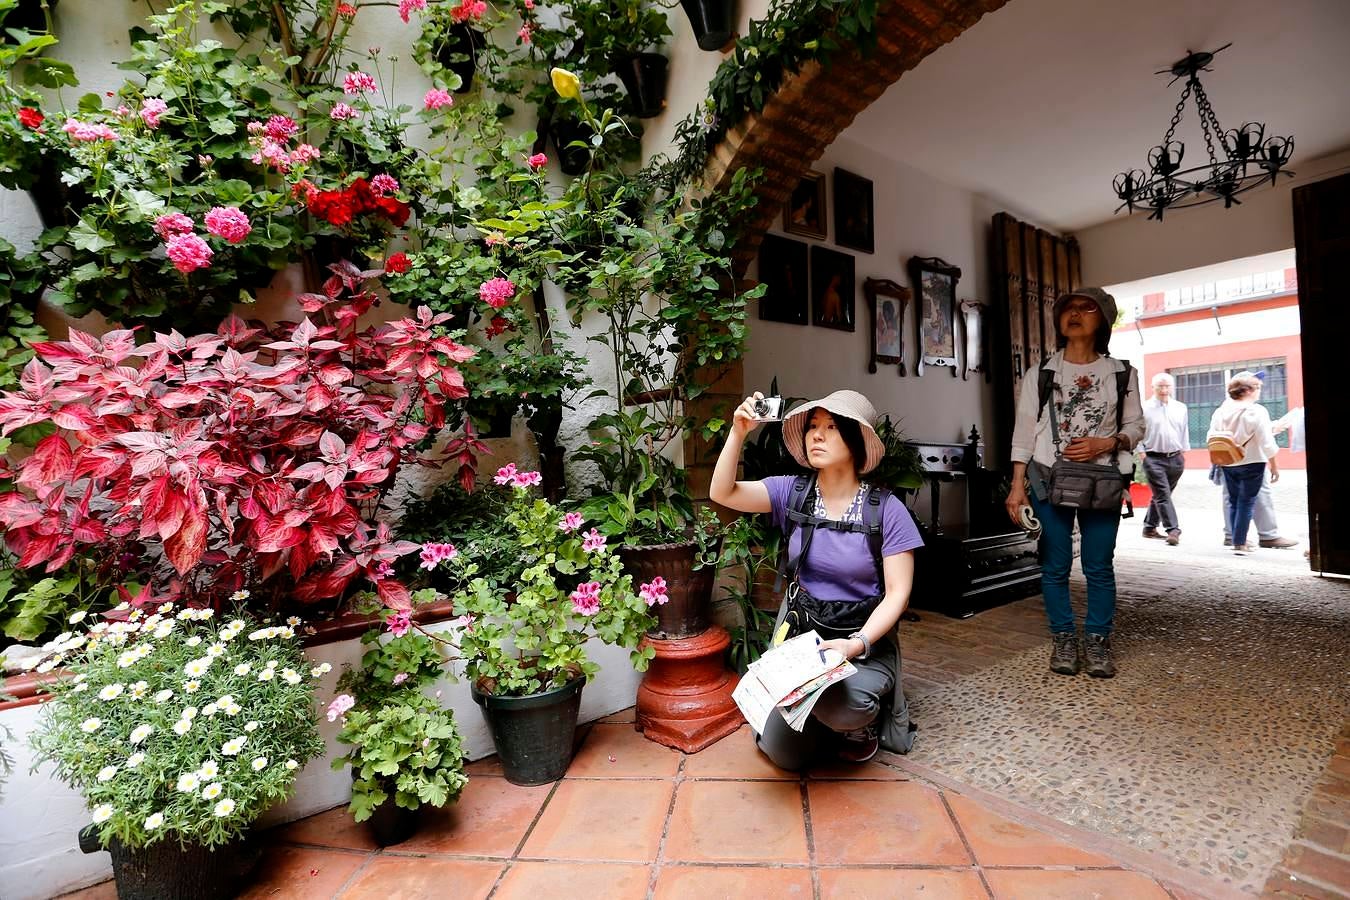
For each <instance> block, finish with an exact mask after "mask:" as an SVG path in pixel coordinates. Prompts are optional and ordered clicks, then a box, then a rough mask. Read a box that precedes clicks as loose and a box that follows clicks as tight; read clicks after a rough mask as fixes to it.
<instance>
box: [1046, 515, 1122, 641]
mask: <svg viewBox="0 0 1350 900" xmlns="http://www.w3.org/2000/svg"><path fill="white" fill-rule="evenodd" d="M1030 496H1031V505H1032V506H1033V507H1034V508H1035V510H1036V518H1038V519H1040V520H1041V595H1042V596H1043V597H1044V598H1045V617H1046V619H1048V620H1049V622H1050V631H1051V632H1053V633H1055V634H1059V633H1067V634H1072V633H1073V631H1074V622H1073V606H1072V605H1071V604H1070V603H1069V570H1070V569H1071V568H1073V520H1074V518H1075V517H1077V519H1078V530H1079V532H1080V533H1081V535H1082V547H1081V550H1082V557H1081V559H1082V565H1083V576H1084V577H1085V578H1086V579H1087V596H1088V600H1087V621H1086V622H1084V624H1083V628H1084V630H1085V631H1087V633H1088V634H1101V635H1109V634H1110V633H1111V625H1112V622H1113V620H1114V619H1115V615H1116V569H1115V564H1114V559H1115V555H1116V532H1117V531H1119V530H1120V513H1119V512H1118V511H1116V510H1114V509H1074V508H1073V507H1071V506H1052V505H1051V504H1050V503H1048V502H1046V501H1044V500H1040V499H1038V498H1037V497H1036V495H1035V492H1034V491H1033V492H1031V494H1030Z"/></svg>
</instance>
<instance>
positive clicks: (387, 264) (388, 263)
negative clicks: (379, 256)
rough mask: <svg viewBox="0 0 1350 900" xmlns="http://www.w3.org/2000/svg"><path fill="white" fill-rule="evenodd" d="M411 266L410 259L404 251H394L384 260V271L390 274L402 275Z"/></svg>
mask: <svg viewBox="0 0 1350 900" xmlns="http://www.w3.org/2000/svg"><path fill="white" fill-rule="evenodd" d="M411 268H412V260H410V259H408V254H406V253H401V252H400V253H395V254H394V255H393V256H391V257H389V258H388V259H386V260H385V261H384V271H385V272H386V273H388V274H390V275H402V274H403V273H404V272H406V271H408V270H409V269H411Z"/></svg>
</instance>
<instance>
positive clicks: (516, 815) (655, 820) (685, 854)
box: [81, 714, 1209, 900]
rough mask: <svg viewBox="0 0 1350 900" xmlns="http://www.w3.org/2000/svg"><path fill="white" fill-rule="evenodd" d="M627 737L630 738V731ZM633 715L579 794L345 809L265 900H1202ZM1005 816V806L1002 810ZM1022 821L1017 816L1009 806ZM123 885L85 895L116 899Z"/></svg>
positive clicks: (887, 788)
mask: <svg viewBox="0 0 1350 900" xmlns="http://www.w3.org/2000/svg"><path fill="white" fill-rule="evenodd" d="M625 720H627V721H625ZM630 723H631V715H625V714H618V715H616V716H612V717H610V718H609V719H608V720H605V721H604V722H602V723H598V724H596V725H594V726H592V727H591V728H590V730H589V733H588V734H587V735H586V738H585V742H584V743H583V745H582V747H581V749H580V751H579V752H578V754H577V757H576V761H575V762H574V763H573V765H572V768H571V770H570V771H569V772H568V774H567V777H566V778H564V779H563V780H562V781H560V782H558V783H557V784H555V785H545V786H543V787H516V786H514V785H511V784H509V783H507V782H506V780H505V779H503V778H502V777H501V776H500V775H499V774H494V773H497V772H499V771H500V770H499V769H498V768H496V766H495V763H494V762H493V761H491V760H487V761H483V762H479V763H475V764H474V765H473V767H472V773H473V774H472V777H471V778H470V781H469V784H468V787H467V788H466V789H465V792H464V795H463V796H462V797H461V799H460V800H459V802H458V803H456V804H455V805H453V806H452V807H450V808H448V809H445V810H440V811H436V812H434V814H432V815H429V816H427V817H426V818H425V819H424V820H423V824H422V828H421V830H420V832H419V833H418V834H417V835H416V836H415V837H413V838H412V839H411V840H409V841H407V842H405V843H403V844H400V845H398V846H396V847H391V848H388V849H386V850H383V851H381V850H376V849H375V848H374V847H373V845H372V844H371V842H370V840H369V838H368V836H367V835H366V833H365V829H364V827H363V826H357V825H355V824H353V823H352V822H351V820H350V818H349V817H348V815H347V812H346V809H345V807H339V808H337V809H332V810H329V811H328V812H325V813H320V814H319V815H316V816H311V817H310V818H308V819H305V820H303V821H300V822H295V823H293V824H291V825H288V826H284V827H282V828H279V829H278V830H277V831H276V832H274V833H273V837H274V841H273V843H272V848H271V850H270V851H269V854H268V856H267V857H266V858H265V860H264V862H263V865H262V867H261V868H260V869H259V876H258V879H257V881H256V882H255V883H254V884H253V885H251V886H250V887H249V889H248V891H247V893H246V894H245V895H244V896H247V897H250V898H305V900H308V898H315V900H319V898H333V897H341V898H343V900H351V898H380V900H405V898H408V900H410V898H420V897H428V898H430V897H435V898H454V900H482V898H492V900H515V898H523V900H568V898H577V900H626V898H661V900H681V898H696V900H716V898H736V900H740V898H760V897H769V898H774V900H793V898H802V900H809V898H820V900H827V898H829V900H833V898H859V900H884V898H914V897H929V898H935V900H946V898H991V897H992V898H1010V900H1011V898H1023V897H1024V898H1035V900H1043V898H1061V897H1062V898H1082V897H1093V898H1101V900H1109V898H1121V900H1153V898H1157V900H1169V898H1182V897H1191V896H1209V895H1208V894H1203V893H1202V894H1188V893H1186V892H1185V891H1183V890H1181V889H1179V888H1172V887H1164V885H1163V884H1162V883H1161V882H1159V881H1158V880H1157V879H1155V878H1153V877H1151V876H1150V875H1147V874H1144V873H1142V872H1140V871H1136V870H1133V869H1132V868H1131V867H1130V866H1128V865H1125V864H1122V863H1120V862H1118V861H1117V860H1116V859H1114V858H1112V857H1111V856H1110V855H1107V854H1104V853H1103V852H1101V849H1100V844H1099V843H1093V838H1092V836H1091V835H1088V834H1087V833H1083V836H1082V842H1085V843H1087V844H1088V846H1089V847H1090V848H1091V849H1087V848H1084V847H1083V846H1079V843H1080V842H1076V841H1073V840H1068V841H1066V840H1064V839H1063V838H1061V837H1056V836H1054V835H1051V834H1049V833H1047V832H1045V831H1042V830H1038V829H1037V828H1035V827H1032V826H1031V825H1028V824H1025V823H1024V822H1019V821H1014V820H1013V819H1011V818H1008V817H1007V816H1006V815H1003V814H1000V812H996V811H995V810H994V809H992V808H990V805H989V803H987V802H985V801H982V800H981V799H978V798H976V797H972V796H967V795H963V793H962V792H956V791H953V790H951V789H944V788H941V787H938V786H935V785H934V784H931V783H928V782H925V781H923V780H920V779H919V778H917V777H915V776H913V775H912V774H910V773H908V772H906V771H904V769H903V768H902V767H894V766H890V765H883V764H880V763H869V764H867V765H864V766H855V767H838V768H829V769H821V770H819V771H816V772H812V773H811V774H810V775H809V776H808V777H806V778H799V777H797V776H795V775H790V774H788V773H785V772H782V771H779V770H778V769H775V768H774V767H773V766H771V765H769V764H768V763H767V762H766V761H765V760H764V759H763V757H762V756H760V754H759V753H758V752H757V751H756V750H755V748H754V744H753V740H752V737H751V734H750V731H749V728H748V727H745V728H742V729H741V730H740V731H738V732H736V733H735V734H733V735H731V736H730V737H728V738H726V739H725V740H723V741H721V742H720V743H718V744H717V745H715V746H713V747H711V748H709V749H708V750H706V751H705V752H703V753H700V754H695V755H692V756H686V755H685V754H682V753H678V752H676V751H673V750H668V749H666V748H664V747H660V746H657V745H656V744H653V743H650V742H649V741H647V740H646V739H645V738H643V737H642V736H641V735H640V734H638V733H637V732H635V731H634V730H633V726H632V725H631V724H630ZM990 802H994V803H995V804H996V801H990ZM1001 808H1002V809H1003V811H1004V812H1008V811H1009V810H1008V809H1007V807H1006V805H1005V806H1003V807H1001ZM110 887H111V886H110V885H100V886H98V887H96V888H92V889H90V890H89V891H88V892H81V894H82V896H84V897H88V898H94V897H105V896H111V895H112V892H111V890H110Z"/></svg>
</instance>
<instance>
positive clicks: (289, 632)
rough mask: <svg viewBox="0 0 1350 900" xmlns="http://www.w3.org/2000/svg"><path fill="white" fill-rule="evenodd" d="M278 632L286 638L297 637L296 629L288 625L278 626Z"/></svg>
mask: <svg viewBox="0 0 1350 900" xmlns="http://www.w3.org/2000/svg"><path fill="white" fill-rule="evenodd" d="M277 634H279V635H281V636H282V637H284V638H293V637H295V629H294V628H292V627H291V626H289V625H287V626H286V627H285V628H278V629H277Z"/></svg>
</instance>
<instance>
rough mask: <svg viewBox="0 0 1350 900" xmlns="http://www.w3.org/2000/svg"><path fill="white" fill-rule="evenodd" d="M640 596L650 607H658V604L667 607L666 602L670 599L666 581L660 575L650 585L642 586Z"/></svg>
mask: <svg viewBox="0 0 1350 900" xmlns="http://www.w3.org/2000/svg"><path fill="white" fill-rule="evenodd" d="M638 596H639V597H641V598H642V599H643V601H644V602H645V603H646V604H647V605H648V606H656V605H657V604H658V603H659V604H661V605H665V603H666V601H668V600H669V599H670V597H669V596H667V594H666V580H665V579H664V578H662V577H661V576H660V575H657V576H656V577H655V578H653V579H652V580H651V581H650V582H649V583H647V584H644V585H643V586H642V588H641V589H640V590H639V591H638Z"/></svg>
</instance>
